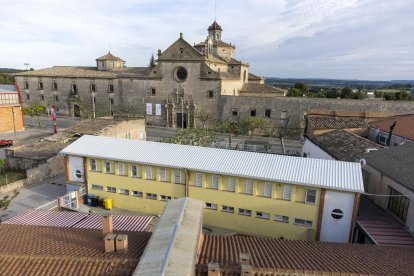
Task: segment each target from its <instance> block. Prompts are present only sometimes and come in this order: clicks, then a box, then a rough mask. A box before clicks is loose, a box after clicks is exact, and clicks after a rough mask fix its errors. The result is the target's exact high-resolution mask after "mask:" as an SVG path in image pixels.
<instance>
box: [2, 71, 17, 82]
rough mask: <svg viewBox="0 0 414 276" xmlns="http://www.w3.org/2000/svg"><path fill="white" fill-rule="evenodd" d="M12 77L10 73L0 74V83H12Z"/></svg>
mask: <svg viewBox="0 0 414 276" xmlns="http://www.w3.org/2000/svg"><path fill="white" fill-rule="evenodd" d="M14 83H15V81H14V77H13V75H12V74H6V73H4V74H3V73H2V74H0V84H14Z"/></svg>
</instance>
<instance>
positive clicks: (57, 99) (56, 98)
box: [54, 95, 59, 103]
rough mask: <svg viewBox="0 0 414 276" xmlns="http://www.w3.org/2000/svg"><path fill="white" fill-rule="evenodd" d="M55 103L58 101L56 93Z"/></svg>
mask: <svg viewBox="0 0 414 276" xmlns="http://www.w3.org/2000/svg"><path fill="white" fill-rule="evenodd" d="M54 98H55V103H57V102H58V101H59V97H58V95H55V97H54Z"/></svg>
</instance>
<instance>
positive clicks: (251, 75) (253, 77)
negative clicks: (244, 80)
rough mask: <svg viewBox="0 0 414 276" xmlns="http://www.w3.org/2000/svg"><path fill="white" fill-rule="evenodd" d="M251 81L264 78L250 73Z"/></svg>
mask: <svg viewBox="0 0 414 276" xmlns="http://www.w3.org/2000/svg"><path fill="white" fill-rule="evenodd" d="M249 80H262V78H261V77H259V76H256V75H254V74H252V73H249Z"/></svg>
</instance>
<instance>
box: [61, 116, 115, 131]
mask: <svg viewBox="0 0 414 276" xmlns="http://www.w3.org/2000/svg"><path fill="white" fill-rule="evenodd" d="M121 122H122V121H117V120H111V119H100V118H97V119H86V120H81V121H79V122H78V123H76V124H75V125H73V126H71V127H69V128H68V129H66V132H69V133H79V134H89V135H95V134H97V133H99V132H100V131H102V130H103V129H104V128H106V127H109V126H115V125H117V124H119V123H121Z"/></svg>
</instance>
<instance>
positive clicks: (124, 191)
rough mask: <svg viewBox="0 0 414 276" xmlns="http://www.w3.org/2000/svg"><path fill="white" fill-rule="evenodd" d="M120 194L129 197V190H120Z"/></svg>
mask: <svg viewBox="0 0 414 276" xmlns="http://www.w3.org/2000/svg"><path fill="white" fill-rule="evenodd" d="M119 193H120V194H122V195H129V190H128V189H119Z"/></svg>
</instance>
